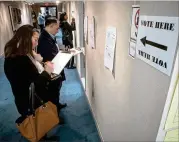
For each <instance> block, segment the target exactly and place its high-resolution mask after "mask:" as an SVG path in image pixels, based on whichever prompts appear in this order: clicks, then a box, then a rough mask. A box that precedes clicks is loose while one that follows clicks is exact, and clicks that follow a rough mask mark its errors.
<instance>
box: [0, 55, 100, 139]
mask: <svg viewBox="0 0 179 142" xmlns="http://www.w3.org/2000/svg"><path fill="white" fill-rule="evenodd" d="M3 63H4V59H2V58H0V142H24V141H26V140H25V139H24V138H23V137H21V135H20V133H19V132H18V130H17V129H16V126H15V120H16V119H17V117H18V116H19V114H18V112H17V110H16V107H15V104H14V98H13V95H12V91H11V88H10V85H9V82H8V80H7V79H6V76H5V74H4V66H3ZM65 73H66V77H67V80H66V81H65V82H64V83H63V87H62V89H61V100H62V102H66V103H67V105H68V106H67V108H65V109H64V110H62V111H61V116H62V117H63V118H64V119H65V124H64V125H60V126H57V127H56V128H54V129H53V130H52V131H51V132H49V134H48V136H51V135H55V136H58V139H59V141H60V142H99V141H100V139H99V135H98V133H97V129H96V126H95V123H94V120H93V117H92V114H91V111H90V108H89V106H88V103H87V99H86V96H85V94H84V91H83V88H82V86H81V83H80V80H79V78H78V73H77V71H76V70H65Z"/></svg>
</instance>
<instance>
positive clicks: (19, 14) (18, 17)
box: [16, 9, 22, 24]
mask: <svg viewBox="0 0 179 142" xmlns="http://www.w3.org/2000/svg"><path fill="white" fill-rule="evenodd" d="M16 14H17V15H16V16H17V23H18V24H21V23H22V20H21V10H20V9H16Z"/></svg>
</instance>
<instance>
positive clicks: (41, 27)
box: [38, 12, 45, 32]
mask: <svg viewBox="0 0 179 142" xmlns="http://www.w3.org/2000/svg"><path fill="white" fill-rule="evenodd" d="M44 23H45V19H44V16H43V15H42V14H41V12H39V15H38V25H39V27H40V31H41V32H42V31H43V29H44Z"/></svg>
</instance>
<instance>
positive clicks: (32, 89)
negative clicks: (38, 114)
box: [29, 82, 45, 115]
mask: <svg viewBox="0 0 179 142" xmlns="http://www.w3.org/2000/svg"><path fill="white" fill-rule="evenodd" d="M34 97H36V98H37V99H38V100H39V102H40V103H41V105H43V107H45V103H44V101H43V100H42V99H41V98H40V97H39V96H38V95H37V94H36V92H35V85H34V83H33V82H32V83H31V84H30V87H29V102H31V104H30V106H31V110H32V113H33V115H35V104H34V103H35V99H34Z"/></svg>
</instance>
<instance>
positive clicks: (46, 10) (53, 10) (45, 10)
mask: <svg viewBox="0 0 179 142" xmlns="http://www.w3.org/2000/svg"><path fill="white" fill-rule="evenodd" d="M40 11H41V13H42V14H43V15H44V17H45V16H46V15H50V16H52V17H55V18H58V14H57V13H58V11H57V6H41V7H40Z"/></svg>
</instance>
